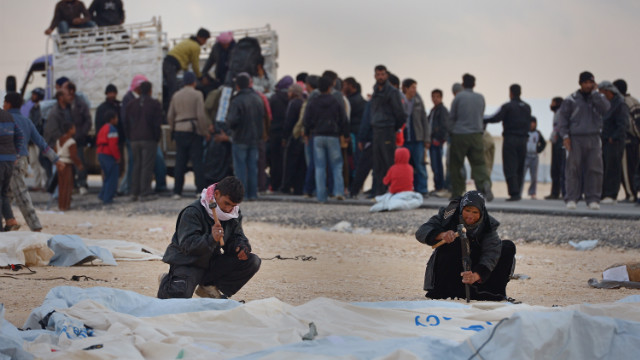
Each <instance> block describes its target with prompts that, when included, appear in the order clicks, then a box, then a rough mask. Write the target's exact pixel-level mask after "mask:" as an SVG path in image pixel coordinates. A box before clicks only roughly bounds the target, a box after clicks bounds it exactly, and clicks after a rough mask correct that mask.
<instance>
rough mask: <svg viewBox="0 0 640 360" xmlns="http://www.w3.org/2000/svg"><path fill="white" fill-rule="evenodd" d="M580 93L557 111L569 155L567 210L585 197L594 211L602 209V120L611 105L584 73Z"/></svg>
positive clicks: (590, 76)
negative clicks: (581, 196)
mask: <svg viewBox="0 0 640 360" xmlns="http://www.w3.org/2000/svg"><path fill="white" fill-rule="evenodd" d="M578 83H579V84H580V89H578V90H577V91H576V92H574V93H573V94H571V95H569V96H568V97H567V98H566V99H564V101H563V102H562V106H561V107H560V109H559V110H558V113H559V114H560V115H559V116H560V136H561V137H562V142H563V144H564V148H565V149H566V150H567V152H568V153H569V154H568V156H567V163H566V168H565V188H566V191H567V193H566V195H565V197H564V201H565V202H566V204H567V209H575V208H576V202H577V201H578V199H580V195H582V193H584V197H585V200H586V202H587V205H588V206H589V208H590V209H592V210H599V209H600V195H601V194H602V143H601V140H600V132H601V131H602V116H603V115H604V114H605V113H606V112H607V110H609V107H610V105H609V101H607V99H606V98H605V97H604V95H603V94H601V93H599V92H598V89H597V86H596V83H595V78H594V77H593V74H592V73H590V72H588V71H584V72H582V73H580V77H579V79H578Z"/></svg>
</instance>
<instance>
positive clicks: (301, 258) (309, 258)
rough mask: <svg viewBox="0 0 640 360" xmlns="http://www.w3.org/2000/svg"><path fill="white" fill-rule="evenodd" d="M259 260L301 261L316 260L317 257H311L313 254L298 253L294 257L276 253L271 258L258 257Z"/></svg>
mask: <svg viewBox="0 0 640 360" xmlns="http://www.w3.org/2000/svg"><path fill="white" fill-rule="evenodd" d="M260 260H302V261H312V260H318V259H317V258H315V257H313V256H307V255H298V256H295V257H282V256H280V255H276V256H274V257H272V258H268V259H264V258H260Z"/></svg>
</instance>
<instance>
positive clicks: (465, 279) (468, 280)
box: [460, 271, 480, 285]
mask: <svg viewBox="0 0 640 360" xmlns="http://www.w3.org/2000/svg"><path fill="white" fill-rule="evenodd" d="M460 276H462V283H463V284H469V285H471V284H474V283H476V282H477V281H480V275H478V273H474V272H471V271H465V272H462V273H460Z"/></svg>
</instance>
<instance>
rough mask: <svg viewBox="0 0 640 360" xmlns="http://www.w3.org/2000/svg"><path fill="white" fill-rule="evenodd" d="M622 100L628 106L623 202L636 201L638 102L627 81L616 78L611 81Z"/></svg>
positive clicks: (639, 138)
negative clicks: (628, 89) (629, 92)
mask: <svg viewBox="0 0 640 360" xmlns="http://www.w3.org/2000/svg"><path fill="white" fill-rule="evenodd" d="M613 85H615V87H616V88H618V91H620V94H622V95H623V96H624V102H625V104H627V107H628V108H629V129H628V130H627V140H626V141H625V148H624V155H622V159H623V160H622V187H623V188H624V192H625V200H624V201H625V202H637V201H638V197H637V193H638V184H636V182H635V178H636V176H637V175H638V165H640V151H639V150H640V102H639V101H638V99H636V98H634V97H633V96H631V95H629V94H628V93H627V82H626V81H624V80H623V79H618V80H616V81H614V82H613Z"/></svg>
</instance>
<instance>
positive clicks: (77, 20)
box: [71, 17, 84, 25]
mask: <svg viewBox="0 0 640 360" xmlns="http://www.w3.org/2000/svg"><path fill="white" fill-rule="evenodd" d="M71 23H72V24H73V25H80V24H84V19H83V18H80V17H77V18H74V19H73V20H71Z"/></svg>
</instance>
